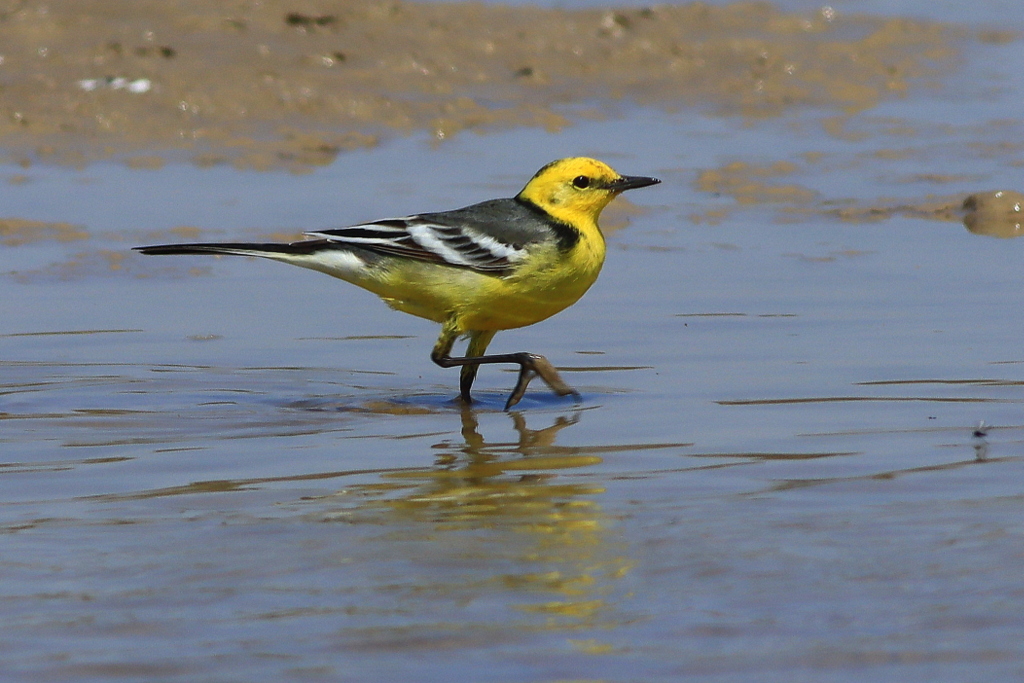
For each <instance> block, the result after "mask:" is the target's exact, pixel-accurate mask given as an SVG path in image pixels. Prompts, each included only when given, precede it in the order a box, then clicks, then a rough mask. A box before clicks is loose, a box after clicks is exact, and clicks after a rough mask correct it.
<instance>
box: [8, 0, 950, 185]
mask: <svg viewBox="0 0 1024 683" xmlns="http://www.w3.org/2000/svg"><path fill="white" fill-rule="evenodd" d="M966 37H967V36H966V33H965V32H964V31H963V30H961V29H958V28H956V27H951V26H948V25H943V24H938V23H930V22H924V21H916V20H901V19H881V18H873V17H863V16H856V17H855V16H850V17H847V16H843V15H836V14H835V13H834V12H833V11H832V10H831V9H830V8H828V7H825V8H823V9H822V10H821V11H819V12H816V13H813V14H806V15H805V14H787V13H784V12H782V11H780V10H778V9H777V8H775V7H773V6H772V5H771V4H768V3H747V2H742V3H735V4H731V5H727V6H723V7H711V6H708V5H704V4H700V3H693V4H687V5H671V6H670V5H665V6H652V7H650V8H645V9H614V10H573V11H567V10H561V9H546V8H539V7H529V6H520V7H507V6H502V5H492V4H487V5H485V4H479V3H425V4H415V3H407V2H397V1H384V2H381V1H374V0H346V1H345V2H341V1H336V2H329V1H326V0H324V1H322V2H313V1H309V0H290V1H282V0H265V1H263V2H252V1H248V0H235V1H230V2H209V1H208V0H159V1H156V0H65V1H63V2H61V1H56V2H55V1H49V2H43V1H37V0H0V46H2V47H0V93H2V95H3V97H2V100H0V148H2V149H3V150H4V151H5V153H6V154H7V157H8V160H13V161H21V162H23V163H29V162H31V161H32V160H43V161H48V162H57V163H72V164H81V163H87V162H88V161H91V160H94V159H98V158H103V157H108V156H111V155H126V154H127V155H132V159H133V160H132V161H131V163H132V164H133V165H136V166H138V167H142V168H153V167H158V166H159V164H160V163H161V162H160V158H162V157H166V156H167V155H168V154H170V153H177V152H176V150H186V153H187V155H188V156H190V157H191V158H192V159H193V160H194V161H195V162H196V163H199V164H200V165H211V164H218V163H233V164H236V165H238V166H240V167H247V168H270V167H282V166H285V167H291V168H294V169H301V168H309V167H313V166H318V165H324V164H328V163H330V162H331V161H332V160H333V159H334V158H335V157H336V155H337V154H338V153H340V152H343V151H345V150H349V149H354V148H360V147H366V146H372V145H374V144H376V142H377V141H378V139H380V137H382V136H385V137H386V136H389V135H394V134H406V133H409V132H414V131H428V132H429V134H430V135H431V136H433V137H434V138H436V139H438V140H441V139H445V138H447V137H450V136H451V135H453V134H455V133H457V132H459V131H462V130H467V129H472V130H492V129H501V128H506V127H514V126H542V127H546V128H549V129H557V128H559V127H561V126H564V125H567V124H569V123H571V121H572V120H573V119H574V118H577V117H580V116H593V115H606V114H608V113H614V107H615V103H616V102H620V101H625V102H628V103H632V104H640V105H645V106H658V107H664V108H674V107H679V106H692V105H699V106H703V107H707V108H709V109H712V110H715V111H718V112H721V113H724V114H727V115H740V116H747V117H761V116H773V115H778V114H781V113H783V112H785V111H787V110H789V109H792V108H794V107H802V106H822V107H828V108H835V109H838V110H840V112H841V113H845V114H848V113H851V112H855V111H860V110H863V109H865V108H869V107H871V106H873V105H874V104H876V103H877V102H878V101H880V100H882V99H884V98H887V97H891V96H898V95H900V94H902V93H904V92H906V91H907V89H908V88H909V87H910V86H911V84H912V83H913V82H915V81H916V80H919V79H922V78H927V77H929V76H938V75H941V74H940V71H941V70H943V69H948V68H949V65H950V63H951V61H952V60H954V59H955V58H956V55H957V47H956V46H957V44H958V43H961V42H962V41H963V39H965V38H966ZM142 152H145V153H144V154H143V153H142ZM154 155H158V156H154Z"/></svg>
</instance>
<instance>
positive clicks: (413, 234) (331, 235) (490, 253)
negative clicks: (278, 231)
mask: <svg viewBox="0 0 1024 683" xmlns="http://www.w3.org/2000/svg"><path fill="white" fill-rule="evenodd" d="M307 234H308V235H309V236H311V237H314V238H317V239H325V240H328V241H329V242H333V243H336V244H349V245H352V246H358V247H361V248H363V249H366V250H368V251H371V252H376V253H380V254H390V255H395V256H403V257H406V258H412V259H416V260H419V261H427V262H430V263H444V264H447V265H450V266H454V267H457V268H468V269H470V270H475V271H479V272H482V273H490V274H498V275H500V274H506V273H508V272H510V271H511V270H512V269H513V268H514V267H515V265H516V263H518V262H519V261H521V260H522V259H523V258H525V257H526V255H527V250H528V248H529V247H530V246H531V245H534V244H537V243H540V242H551V241H554V240H555V239H556V238H557V235H556V234H555V231H554V230H553V229H552V227H551V225H550V224H549V223H548V222H546V221H544V220H542V219H541V218H539V217H538V216H537V214H536V212H534V211H531V210H530V209H528V208H525V207H523V206H521V205H520V203H519V202H518V201H516V200H513V199H497V200H491V201H489V202H482V203H481V204H474V205H473V206H467V207H466V208H464V209H456V210H454V211H445V212H443V213H426V214H417V215H415V216H405V217H403V218H388V219H384V220H380V221H373V222H371V223H362V224H359V225H353V226H350V227H347V228H337V229H332V230H320V231H317V232H310V233H307Z"/></svg>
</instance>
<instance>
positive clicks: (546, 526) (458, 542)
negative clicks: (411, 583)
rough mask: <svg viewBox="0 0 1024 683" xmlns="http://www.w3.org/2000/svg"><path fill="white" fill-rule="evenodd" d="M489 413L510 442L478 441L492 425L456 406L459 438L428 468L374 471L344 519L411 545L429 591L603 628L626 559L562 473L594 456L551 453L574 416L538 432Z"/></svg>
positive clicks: (591, 496) (579, 485) (565, 450)
mask: <svg viewBox="0 0 1024 683" xmlns="http://www.w3.org/2000/svg"><path fill="white" fill-rule="evenodd" d="M492 417H493V418H495V419H497V420H500V421H504V420H505V419H509V420H511V423H512V424H511V426H512V429H513V432H514V436H513V438H512V439H507V440H501V439H492V438H488V436H486V435H485V431H490V430H491V429H495V430H496V429H497V428H500V426H501V424H500V422H499V423H498V424H497V425H491V424H488V429H487V430H485V429H484V428H483V427H481V420H480V416H479V415H478V414H477V413H476V412H475V411H474V410H473V409H472V408H471V407H468V406H467V407H465V408H464V409H462V411H461V439H453V440H446V441H442V442H440V443H438V444H436V445H434V446H433V448H434V449H435V450H436V451H437V453H436V454H435V456H434V461H435V462H434V466H433V467H430V468H424V469H418V470H404V471H397V472H390V473H386V474H383V475H382V476H381V480H380V481H379V482H375V483H373V484H369V485H368V486H370V487H371V489H370V490H366V491H363V492H362V493H365V494H369V495H367V496H366V499H364V501H363V502H362V503H361V504H360V506H359V510H358V511H356V514H355V516H354V517H353V516H352V515H351V514H347V515H346V516H345V517H346V521H348V522H351V521H353V519H357V520H360V521H364V522H372V523H374V524H377V525H384V526H385V527H387V528H389V530H390V532H389V533H388V534H387V535H386V536H385V537H383V538H381V540H382V541H383V542H387V543H390V544H392V548H391V549H392V550H393V551H394V552H395V553H398V554H400V555H401V554H403V551H402V549H401V546H403V545H404V546H406V547H408V548H410V549H413V548H414V549H415V554H416V558H417V559H416V563H417V565H418V566H419V567H421V568H424V567H439V568H441V569H440V571H439V572H438V575H436V576H432V577H430V579H429V581H428V582H429V583H430V584H431V585H432V586H434V587H435V588H439V587H442V586H443V587H444V588H443V589H442V590H453V589H454V588H453V585H452V583H451V582H452V581H453V579H454V582H455V583H458V584H460V588H459V589H458V591H459V592H462V591H464V590H465V587H466V586H475V587H476V588H475V589H474V591H479V593H478V594H477V596H476V597H479V598H481V599H494V598H496V597H498V596H500V598H499V599H500V600H502V601H509V603H510V606H511V607H512V608H514V609H515V611H517V612H518V613H519V614H521V615H530V614H532V615H537V614H539V615H542V616H543V623H544V624H546V625H548V626H569V625H572V626H583V625H591V626H592V625H595V623H599V622H602V621H603V620H604V619H606V618H607V617H608V616H609V615H608V614H606V613H607V612H609V611H610V609H609V598H610V596H611V595H612V594H613V593H614V592H615V591H614V583H615V580H616V579H618V578H620V577H622V576H623V575H625V573H626V572H627V571H628V570H629V567H630V566H631V564H632V563H631V561H630V560H629V558H628V557H626V555H625V549H626V545H625V543H624V542H622V541H621V540H619V539H617V538H616V533H615V531H614V529H613V528H612V527H611V525H610V524H609V519H608V515H607V514H605V513H604V512H603V511H602V509H601V506H600V505H599V504H598V502H597V501H596V500H595V497H596V496H598V495H600V494H601V493H603V491H604V489H603V488H602V487H601V486H599V485H595V484H591V483H586V482H581V481H579V480H573V478H572V477H571V475H569V474H568V473H567V471H570V470H573V469H576V468H586V467H591V466H594V465H599V464H600V463H601V462H602V460H601V458H600V457H599V456H596V455H593V454H589V453H587V452H586V449H584V448H572V447H561V446H557V445H555V441H556V439H557V437H558V435H559V433H560V432H562V431H563V430H565V429H568V428H570V427H573V426H575V425H577V424H579V422H580V413H579V412H577V413H575V414H572V415H568V416H559V417H557V418H555V419H554V421H553V422H551V423H550V424H548V425H546V426H544V427H541V428H538V429H532V428H530V427H529V426H528V425H527V420H526V417H525V416H524V415H523V414H522V413H516V412H513V413H510V414H507V415H501V416H493V415H488V418H492ZM352 492H353V493H357V494H358V493H360V492H359V491H352ZM350 512H351V511H350ZM423 541H427V543H423ZM453 561H454V562H455V563H456V564H457V565H458V567H459V569H458V570H456V571H454V572H453V571H452V568H451V564H452V562H453ZM453 574H454V576H453ZM523 618H528V617H526V616H523Z"/></svg>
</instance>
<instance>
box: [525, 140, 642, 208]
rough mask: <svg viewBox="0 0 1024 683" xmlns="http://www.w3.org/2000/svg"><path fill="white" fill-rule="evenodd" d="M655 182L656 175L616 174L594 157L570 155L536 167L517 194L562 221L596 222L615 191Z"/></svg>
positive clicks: (613, 197)
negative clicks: (535, 170)
mask: <svg viewBox="0 0 1024 683" xmlns="http://www.w3.org/2000/svg"><path fill="white" fill-rule="evenodd" d="M659 182H661V181H660V180H658V179H657V178H645V177H642V176H624V175H619V174H618V173H616V172H615V171H614V170H612V168H611V167H610V166H608V164H605V163H603V162H600V161H598V160H597V159H588V158H587V157H570V158H568V159H559V160H558V161H552V162H551V163H550V164H548V165H547V166H545V167H544V168H542V169H540V170H539V171H537V173H536V175H534V176H533V178H531V179H530V182H528V183H526V187H524V188H523V191H522V192H520V193H519V198H520V199H525V200H527V201H529V202H532V203H534V204H536V205H537V206H539V207H540V208H541V209H543V210H545V211H546V212H548V213H549V214H550V215H552V216H554V217H555V218H557V219H559V220H562V221H565V222H566V223H570V224H572V225H577V224H579V223H581V222H583V223H594V224H596V223H597V217H598V216H599V215H600V213H601V210H602V209H604V207H606V206H608V203H609V202H610V201H611V200H613V199H615V197H617V196H618V195H619V193H621V192H624V191H626V190H631V189H633V188H636V187H647V186H648V185H655V184H657V183H659Z"/></svg>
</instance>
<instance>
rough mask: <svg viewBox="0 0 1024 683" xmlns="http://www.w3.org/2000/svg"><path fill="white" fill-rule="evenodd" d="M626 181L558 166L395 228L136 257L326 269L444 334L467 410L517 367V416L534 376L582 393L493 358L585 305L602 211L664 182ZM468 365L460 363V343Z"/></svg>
mask: <svg viewBox="0 0 1024 683" xmlns="http://www.w3.org/2000/svg"><path fill="white" fill-rule="evenodd" d="M659 182H661V181H659V180H658V179H657V178H647V177H642V176H623V175H619V174H618V173H616V172H615V171H613V170H612V169H611V168H610V167H609V166H608V165H607V164H604V163H602V162H600V161H597V160H596V159H588V158H585V157H574V158H569V159H560V160H558V161H553V162H551V163H550V164H548V165H547V166H545V167H544V168H542V169H540V170H539V171H537V173H536V175H534V176H533V178H531V179H530V182H528V183H527V184H526V187H524V188H523V190H522V192H520V193H519V194H517V195H516V196H515V197H512V198H510V199H491V200H489V201H485V202H481V203H479V204H473V205H472V206H467V207H465V208H462V209H454V210H452V211H442V212H439V213H421V214H416V215H414V216H406V217H404V218H388V219H384V220H379V221H373V222H370V223H362V224H360V225H353V226H351V227H347V228H338V229H334V230H320V231H316V232H309V233H306V234H307V235H308V236H309V238H310V239H307V240H302V241H299V242H292V243H290V244H281V243H269V244H265V243H241V242H222V243H201V244H165V245H157V246H148V247H135V249H136V250H137V251H140V252H142V253H143V254H154V255H157V254H235V255H239V256H258V257H261V258H268V259H272V260H275V261H282V262H284V263H290V264H292V265H296V266H301V267H303V268H310V269H312V270H319V271H320V272H322V273H326V274H328V275H332V276H334V277H336V278H340V279H342V280H345V281H347V282H351V283H352V284H354V285H358V286H360V287H362V288H364V289H367V290H369V291H371V292H373V293H374V294H376V295H377V296H379V297H380V298H381V299H383V300H384V302H385V303H387V304H388V305H389V306H391V307H392V308H394V309H396V310H399V311H405V312H406V313H411V314H412V315H416V316H419V317H421V318H426V319H428V320H433V321H434V322H437V323H440V324H441V335H440V336H439V337H438V339H437V343H436V344H434V349H433V351H432V352H431V354H430V359H431V360H432V361H434V362H435V363H436V364H438V365H440V366H441V367H443V368H450V367H456V366H458V367H461V368H462V371H461V373H462V374H461V377H460V383H459V384H460V389H461V394H462V398H463V400H465V401H466V402H471V401H472V398H471V396H470V389H471V388H472V386H473V380H474V379H475V378H476V373H477V369H478V368H479V366H480V365H483V364H485V363H515V364H518V365H519V368H520V370H519V379H518V381H517V382H516V386H515V388H514V389H513V390H512V394H511V395H510V396H509V398H508V401H507V403H506V404H505V409H506V410H508V409H509V408H511V407H512V406H514V405H515V404H516V403H518V402H519V400H520V399H521V398H522V397H523V394H524V393H525V392H526V387H527V385H528V384H529V382H530V380H531V379H532V378H533V377H534V376H540V377H541V379H543V380H544V381H545V382H547V384H548V386H549V387H551V389H552V390H553V391H554V392H555V393H556V394H558V395H559V396H565V395H569V394H573V395H578V394H577V393H576V391H575V390H573V389H572V388H571V387H569V386H568V385H567V384H566V383H565V382H564V381H562V378H561V377H559V375H558V372H557V371H556V370H555V368H554V366H552V365H551V363H550V362H548V360H547V359H546V358H544V356H539V355H536V354H533V353H526V352H520V353H505V354H496V355H490V356H488V355H484V354H485V352H486V351H487V346H488V344H490V342H491V339H493V338H494V335H495V334H496V333H497V332H498V331H499V330H509V329H513V328H516V327H525V326H526V325H532V324H533V323H536V322H540V321H541V320H544V319H545V318H549V317H551V316H552V315H554V314H555V313H558V312H559V311H561V310H562V309H564V308H567V307H568V306H571V305H572V304H574V303H576V301H577V300H579V298H580V297H581V296H583V293H584V292H586V291H587V289H589V288H590V286H591V285H592V284H594V281H595V280H596V279H597V275H598V273H599V272H600V271H601V266H602V264H603V263H604V257H605V243H604V236H603V235H602V234H601V229H600V228H599V227H598V225H597V219H598V216H599V215H600V213H601V210H602V209H604V207H606V206H607V205H608V203H609V202H611V201H612V199H614V198H615V197H616V196H618V195H619V194H620V193H621V192H623V191H625V190H631V189H633V188H638V187H647V186H648V185H655V184H657V183H659ZM463 336H466V337H468V338H469V345H468V347H467V349H466V355H465V356H464V357H454V358H453V357H452V356H451V355H450V354H451V350H452V346H453V345H454V344H455V341H456V340H457V339H458V338H459V337H463Z"/></svg>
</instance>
